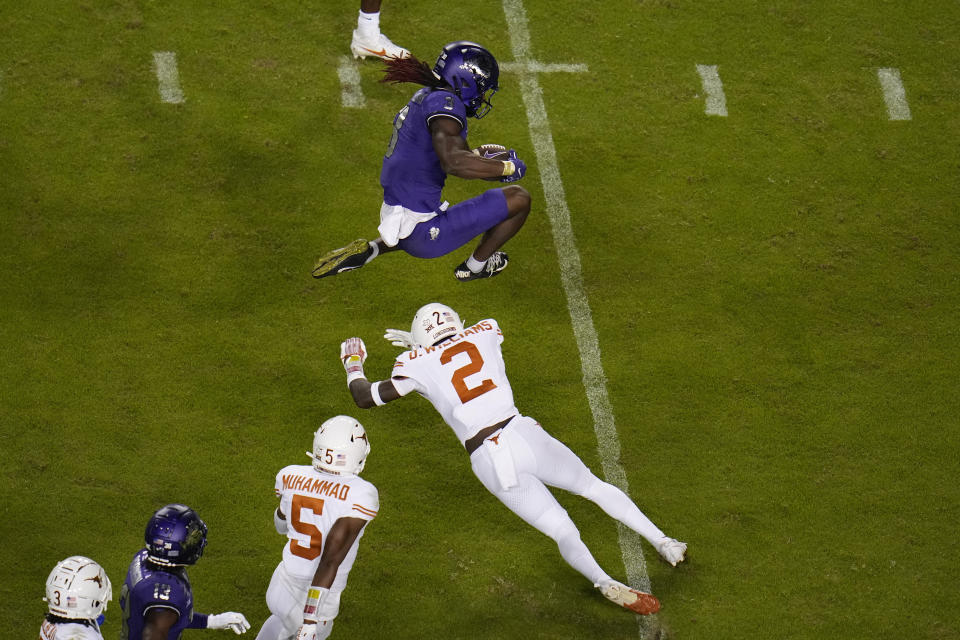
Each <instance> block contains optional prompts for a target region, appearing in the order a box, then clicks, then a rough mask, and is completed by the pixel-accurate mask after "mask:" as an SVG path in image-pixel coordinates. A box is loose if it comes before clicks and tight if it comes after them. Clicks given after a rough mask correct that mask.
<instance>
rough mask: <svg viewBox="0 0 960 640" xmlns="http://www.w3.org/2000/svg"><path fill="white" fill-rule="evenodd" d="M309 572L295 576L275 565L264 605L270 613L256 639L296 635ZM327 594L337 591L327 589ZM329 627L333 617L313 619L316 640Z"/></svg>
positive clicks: (287, 639) (323, 636)
mask: <svg viewBox="0 0 960 640" xmlns="http://www.w3.org/2000/svg"><path fill="white" fill-rule="evenodd" d="M312 580H313V576H310V577H307V578H299V577H297V576H294V575H291V574H290V573H289V572H287V570H286V569H285V568H284V566H283V562H281V563H280V564H279V565H277V568H276V569H274V571H273V577H271V578H270V586H269V587H267V608H269V609H270V613H271V614H272V615H271V616H270V617H269V618H267V620H266V622H264V623H263V626H262V627H260V633H258V634H257V638H256V640H290V639H291V638H294V637H296V635H297V631H298V630H299V629H300V625H301V624H303V607H304V606H305V605H306V604H307V589H308V588H309V587H310V582H312ZM329 597H330V598H333V597H336V598H337V600H338V601H339V599H340V594H339V593H337V594H334V593H332V592H331V593H330V595H329ZM332 631H333V620H328V621H326V622H318V623H317V636H316V640H326V638H329V637H330V633H331V632H332Z"/></svg>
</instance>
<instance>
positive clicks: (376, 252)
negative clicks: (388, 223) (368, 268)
mask: <svg viewBox="0 0 960 640" xmlns="http://www.w3.org/2000/svg"><path fill="white" fill-rule="evenodd" d="M367 244H369V245H370V248H371V249H373V253H371V254H370V257H369V258H367V261H366V262H364V263H363V264H364V265H368V264H370V261H371V260H373V259H374V258H376V257H377V256H378V255H380V247H379V245H377V243H376V242H374V241H373V240H371V241H370V242H368V243H367Z"/></svg>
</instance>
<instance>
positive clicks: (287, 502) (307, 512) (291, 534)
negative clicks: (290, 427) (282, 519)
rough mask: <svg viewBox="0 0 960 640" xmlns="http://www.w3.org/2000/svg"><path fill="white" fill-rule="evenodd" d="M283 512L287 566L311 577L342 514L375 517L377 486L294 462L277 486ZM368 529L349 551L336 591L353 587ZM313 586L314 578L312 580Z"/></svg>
mask: <svg viewBox="0 0 960 640" xmlns="http://www.w3.org/2000/svg"><path fill="white" fill-rule="evenodd" d="M275 490H276V493H277V497H278V498H280V511H282V512H283V513H284V514H285V515H286V517H287V544H286V545H284V547H283V565H284V569H286V571H287V572H288V573H289V574H290V576H291V577H293V578H295V579H302V580H307V581H309V580H310V579H312V578H313V574H314V573H315V572H316V570H317V565H319V564H320V554H321V553H322V551H323V540H324V538H325V537H326V536H327V535H328V534H329V533H330V528H331V527H333V524H334V523H335V522H336V521H337V520H339V519H340V518H360V519H361V520H367V521H369V520H373V519H374V517H376V515H377V511H378V510H379V508H380V497H379V494H378V492H377V488H376V487H375V486H373V485H372V484H371V483H369V482H367V481H366V480H364V479H363V478H361V477H360V476H356V475H342V476H340V475H336V474H332V473H326V472H323V471H317V470H316V469H314V468H313V467H312V466H308V465H290V466H287V467H284V468H283V469H281V470H280V472H279V473H278V474H277V482H276V486H275ZM365 530H366V527H364V529H363V530H361V531H360V535H358V536H357V539H356V540H354V542H353V546H352V547H351V548H350V551H349V552H348V553H347V555H346V557H345V558H344V559H343V562H342V563H341V564H340V568H339V570H338V571H337V577H336V579H335V580H334V582H333V585H332V586H331V587H330V591H332V592H335V593H338V592H341V591H343V589H344V588H345V587H346V586H347V575H348V574H349V573H350V569H351V568H352V567H353V563H354V560H356V558H357V549H358V548H359V546H360V539H361V538H362V537H363V532H364V531H365ZM308 584H309V582H308Z"/></svg>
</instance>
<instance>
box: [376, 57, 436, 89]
mask: <svg viewBox="0 0 960 640" xmlns="http://www.w3.org/2000/svg"><path fill="white" fill-rule="evenodd" d="M384 62H385V63H386V65H387V68H386V69H384V70H383V78H381V80H380V82H392V83H394V84H399V83H401V82H413V83H414V84H422V85H423V86H425V87H434V88H437V89H439V88H441V87H445V86H447V83H446V82H444V80H443V79H442V78H438V77H437V76H436V75H434V73H433V70H432V69H431V68H430V65H428V64H427V63H426V62H423V61H421V60H417V59H416V57H414V56H412V55H411V56H409V57H407V58H387V59H386V60H385V61H384Z"/></svg>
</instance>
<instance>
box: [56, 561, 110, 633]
mask: <svg viewBox="0 0 960 640" xmlns="http://www.w3.org/2000/svg"><path fill="white" fill-rule="evenodd" d="M112 598H113V588H112V586H111V585H110V578H108V577H107V573H106V572H105V571H104V570H103V567H101V566H100V565H99V564H97V563H96V562H94V561H93V560H91V559H90V558H87V557H86V556H70V557H69V558H67V559H66V560H61V561H60V562H58V563H57V566H55V567H54V568H53V571H51V572H50V576H49V577H48V578H47V588H46V597H45V598H44V600H45V601H46V603H47V616H46V618H44V620H43V624H42V625H41V626H40V640H103V636H102V635H101V634H100V625H101V624H102V623H103V612H104V611H106V610H107V603H108V602H109V601H110V600H111V599H112Z"/></svg>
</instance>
